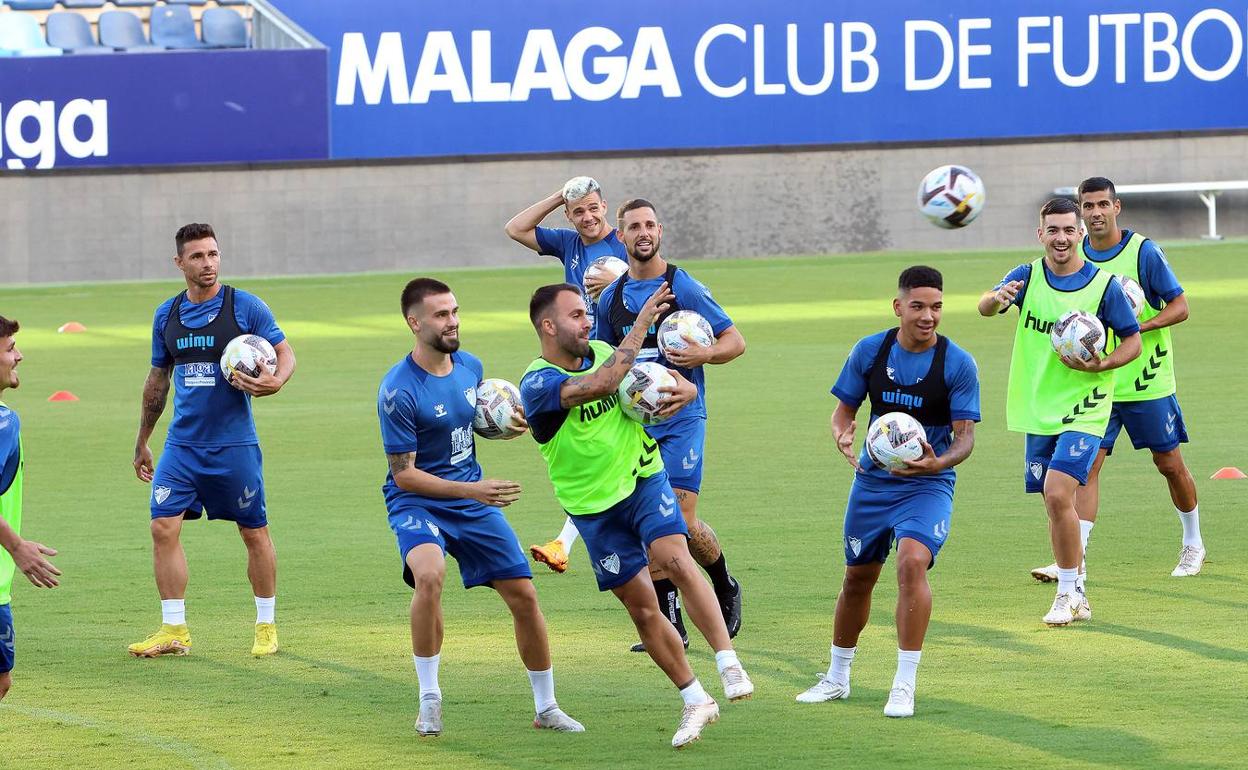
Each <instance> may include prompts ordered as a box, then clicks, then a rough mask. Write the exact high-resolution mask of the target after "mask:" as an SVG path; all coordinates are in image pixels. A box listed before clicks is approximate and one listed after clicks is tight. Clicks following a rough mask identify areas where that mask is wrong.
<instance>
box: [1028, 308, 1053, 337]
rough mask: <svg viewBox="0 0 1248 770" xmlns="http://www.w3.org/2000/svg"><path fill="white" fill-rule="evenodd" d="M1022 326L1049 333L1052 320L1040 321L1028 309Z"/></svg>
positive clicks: (1051, 328)
mask: <svg viewBox="0 0 1248 770" xmlns="http://www.w3.org/2000/svg"><path fill="white" fill-rule="evenodd" d="M1023 326H1025V327H1027V328H1028V329H1031V330H1032V331H1036V332H1040V333H1041V334H1049V333H1051V332H1052V331H1053V321H1041V320H1040V319H1039V318H1036V317H1035V316H1034V315H1032V314H1031V311H1030V310H1028V311H1027V317H1026V318H1024V319H1023Z"/></svg>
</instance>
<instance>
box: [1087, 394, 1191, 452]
mask: <svg viewBox="0 0 1248 770" xmlns="http://www.w3.org/2000/svg"><path fill="white" fill-rule="evenodd" d="M1123 428H1126V429H1127V435H1128V436H1130V437H1131V446H1133V447H1135V448H1136V449H1151V450H1153V451H1154V452H1169V451H1170V450H1171V449H1174V448H1175V447H1177V446H1178V445H1179V444H1186V443H1187V425H1186V424H1184V422H1183V410H1182V409H1180V408H1179V399H1178V397H1177V396H1175V395H1174V394H1173V393H1171V394H1170V395H1168V396H1166V397H1165V398H1154V399H1152V400H1150V401H1115V402H1114V410H1113V411H1112V412H1110V415H1109V427H1107V428H1106V429H1105V438H1103V439H1101V448H1102V449H1106V450H1109V451H1108V452H1107V454H1113V453H1114V441H1115V440H1117V438H1118V433H1119V432H1120V431H1121V430H1122V429H1123Z"/></svg>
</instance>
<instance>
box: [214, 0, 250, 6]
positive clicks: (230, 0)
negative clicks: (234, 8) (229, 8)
mask: <svg viewBox="0 0 1248 770" xmlns="http://www.w3.org/2000/svg"><path fill="white" fill-rule="evenodd" d="M247 3H248V0H217V5H247Z"/></svg>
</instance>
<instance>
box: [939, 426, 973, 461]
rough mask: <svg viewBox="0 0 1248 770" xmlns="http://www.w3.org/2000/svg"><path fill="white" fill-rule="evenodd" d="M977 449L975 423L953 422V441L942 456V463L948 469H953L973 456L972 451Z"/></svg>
mask: <svg viewBox="0 0 1248 770" xmlns="http://www.w3.org/2000/svg"><path fill="white" fill-rule="evenodd" d="M974 448H975V421H974V420H954V421H953V441H952V442H951V443H950V444H949V448H948V449H947V450H945V453H944V454H943V455H941V456H940V460H941V463H942V464H943V465H944V466H945V467H946V468H952V467H953V466H955V465H957V464H958V463H960V462H962V461H963V460H965V459H966V458H968V457H970V456H971V451H972V450H973V449H974Z"/></svg>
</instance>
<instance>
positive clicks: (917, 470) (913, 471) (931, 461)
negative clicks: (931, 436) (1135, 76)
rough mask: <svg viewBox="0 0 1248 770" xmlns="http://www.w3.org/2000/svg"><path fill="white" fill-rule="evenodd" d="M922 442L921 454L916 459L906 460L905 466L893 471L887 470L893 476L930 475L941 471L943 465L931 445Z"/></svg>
mask: <svg viewBox="0 0 1248 770" xmlns="http://www.w3.org/2000/svg"><path fill="white" fill-rule="evenodd" d="M921 443H922V444H923V456H922V457H920V458H919V459H917V460H906V467H904V468H899V469H897V470H895V471H889V473H892V474H893V475H894V476H931V475H933V474H936V473H940V472H941V471H943V470H944V469H945V468H944V465H943V464H942V463H941V462H940V458H939V457H937V456H936V452H935V451H934V450H933V449H932V445H931V444H929V443H927V442H926V441H923V442H921Z"/></svg>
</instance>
